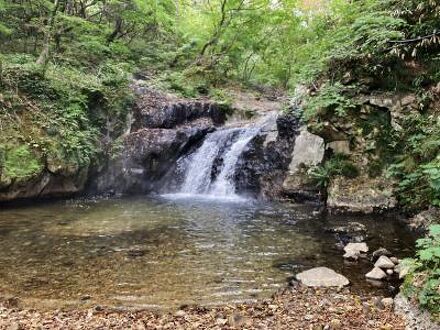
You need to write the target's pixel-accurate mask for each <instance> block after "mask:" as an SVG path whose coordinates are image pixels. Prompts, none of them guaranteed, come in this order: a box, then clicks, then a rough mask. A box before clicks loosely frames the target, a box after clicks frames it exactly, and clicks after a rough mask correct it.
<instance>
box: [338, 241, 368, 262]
mask: <svg viewBox="0 0 440 330" xmlns="http://www.w3.org/2000/svg"><path fill="white" fill-rule="evenodd" d="M344 251H345V254H344V258H346V259H354V260H357V259H358V258H359V257H360V256H361V254H362V253H367V252H368V246H367V244H366V243H348V244H347V245H346V246H345V247H344Z"/></svg>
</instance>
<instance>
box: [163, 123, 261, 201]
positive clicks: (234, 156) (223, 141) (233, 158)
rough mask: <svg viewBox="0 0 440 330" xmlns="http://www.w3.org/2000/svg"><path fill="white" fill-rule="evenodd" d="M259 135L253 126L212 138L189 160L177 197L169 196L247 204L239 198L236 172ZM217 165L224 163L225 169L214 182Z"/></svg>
mask: <svg viewBox="0 0 440 330" xmlns="http://www.w3.org/2000/svg"><path fill="white" fill-rule="evenodd" d="M259 131H260V128H259V127H257V126H253V127H249V128H225V129H222V130H218V131H215V132H213V133H211V134H209V135H208V136H207V137H206V139H205V141H204V142H203V144H202V145H201V146H200V148H199V149H197V150H196V151H195V152H194V153H193V154H192V155H190V156H189V158H188V159H187V160H186V163H187V165H186V169H185V174H184V175H185V177H184V180H183V184H182V186H181V189H180V191H179V192H178V193H177V194H167V196H168V197H171V198H191V197H198V198H199V199H212V198H219V197H220V198H221V199H225V200H229V201H243V200H245V199H244V198H242V197H240V196H238V195H237V194H236V187H235V181H234V177H235V171H236V167H237V163H238V161H239V159H240V156H241V155H242V154H243V152H244V151H245V150H246V147H247V146H248V144H249V142H250V141H251V140H252V139H253V138H254V137H255V136H256V135H257V134H258V132H259ZM216 162H221V163H222V165H221V167H220V168H219V169H217V171H218V174H217V176H216V177H215V179H214V180H213V176H214V175H213V171H214V170H215V166H216ZM217 166H218V164H217Z"/></svg>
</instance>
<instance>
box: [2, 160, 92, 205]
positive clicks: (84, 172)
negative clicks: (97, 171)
mask: <svg viewBox="0 0 440 330" xmlns="http://www.w3.org/2000/svg"><path fill="white" fill-rule="evenodd" d="M88 174H89V167H88V166H84V167H82V168H80V167H79V166H72V165H69V164H58V165H57V166H56V167H55V166H52V165H51V163H50V162H47V164H46V165H45V166H44V168H43V169H42V170H41V172H40V173H36V174H35V175H32V176H29V177H24V178H22V179H20V180H14V181H11V182H9V183H8V184H5V185H2V186H1V187H0V202H8V201H14V200H20V199H27V198H45V197H65V196H70V195H73V194H75V193H78V192H81V191H82V190H83V189H84V187H85V185H86V182H87V178H88Z"/></svg>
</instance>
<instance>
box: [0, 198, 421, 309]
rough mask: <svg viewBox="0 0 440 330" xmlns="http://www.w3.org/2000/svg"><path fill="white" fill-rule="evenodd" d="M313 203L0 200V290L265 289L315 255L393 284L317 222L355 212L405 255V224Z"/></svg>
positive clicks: (95, 296)
mask: <svg viewBox="0 0 440 330" xmlns="http://www.w3.org/2000/svg"><path fill="white" fill-rule="evenodd" d="M317 209H318V206H316V205H307V204H294V203H266V202H261V201H256V200H252V199H244V198H243V199H241V198H240V199H221V200H218V199H212V198H198V197H197V196H189V197H188V196H187V197H186V198H185V196H176V195H165V196H141V197H131V198H115V199H92V200H87V199H79V200H69V201H56V202H45V203H38V204H34V205H22V206H20V207H8V208H2V209H1V210H0V294H2V295H9V296H18V297H20V298H21V299H22V301H23V302H24V304H25V305H28V306H30V307H38V308H53V307H57V308H59V307H69V306H73V307H75V308H76V307H78V306H82V305H84V306H89V305H90V304H93V305H96V304H99V305H107V306H115V307H124V308H152V309H170V308H171V309H173V308H177V307H179V306H182V305H188V304H189V305H191V304H198V305H202V306H208V305H220V304H225V303H228V304H229V303H241V302H249V301H250V302H252V301H256V300H257V299H260V298H267V297H269V296H271V295H272V294H273V293H274V292H275V291H277V290H278V289H279V288H281V287H284V286H286V284H287V283H288V282H289V280H290V279H292V277H293V276H294V274H295V273H297V272H299V271H302V270H304V269H307V268H311V267H315V266H328V267H331V268H333V269H334V270H336V271H337V272H339V273H341V274H343V275H345V276H346V277H348V278H349V280H350V282H351V286H352V288H351V290H352V291H354V292H359V293H364V292H367V293H371V292H378V293H379V294H381V295H390V294H392V288H390V285H389V284H385V285H383V286H381V287H377V286H375V285H373V284H370V283H368V282H366V280H365V277H364V275H365V273H366V272H367V271H368V270H369V268H371V262H370V261H368V260H361V261H359V262H356V263H348V262H346V261H344V259H343V258H342V254H343V252H342V251H341V250H340V249H339V248H338V247H337V244H336V243H337V240H336V238H335V236H334V234H333V233H331V232H329V231H328V230H327V229H328V228H331V227H335V226H339V225H344V224H347V222H350V221H356V222H359V223H362V224H364V225H365V226H366V228H367V232H368V238H367V243H368V245H369V247H370V250H371V251H372V250H374V249H376V248H379V247H385V248H387V249H388V250H390V251H391V252H393V254H394V255H396V256H397V257H405V256H410V255H411V253H412V249H413V242H414V240H413V237H412V236H411V234H410V233H409V232H407V231H406V229H405V228H404V226H403V225H402V224H401V223H399V222H398V221H397V220H394V219H393V218H392V217H385V216H362V217H355V216H329V215H321V214H319V213H318V212H316V211H317Z"/></svg>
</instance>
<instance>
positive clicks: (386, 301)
mask: <svg viewBox="0 0 440 330" xmlns="http://www.w3.org/2000/svg"><path fill="white" fill-rule="evenodd" d="M381 302H382V305H384V307H391V306H393V304H394V299H393V298H383V299H382V300H381Z"/></svg>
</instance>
